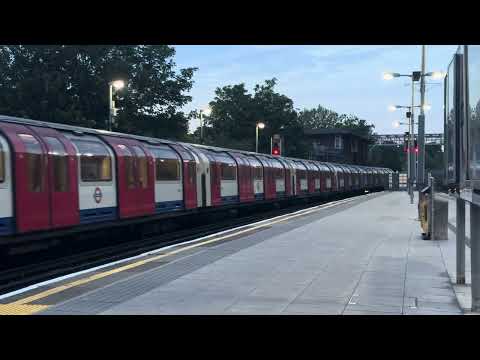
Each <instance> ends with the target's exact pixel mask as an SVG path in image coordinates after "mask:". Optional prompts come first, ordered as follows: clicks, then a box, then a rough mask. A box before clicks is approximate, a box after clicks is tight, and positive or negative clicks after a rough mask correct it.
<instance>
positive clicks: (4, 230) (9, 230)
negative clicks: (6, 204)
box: [0, 217, 15, 236]
mask: <svg viewBox="0 0 480 360" xmlns="http://www.w3.org/2000/svg"><path fill="white" fill-rule="evenodd" d="M14 232H15V222H14V221H13V217H7V218H0V236H1V235H10V234H13V233H14Z"/></svg>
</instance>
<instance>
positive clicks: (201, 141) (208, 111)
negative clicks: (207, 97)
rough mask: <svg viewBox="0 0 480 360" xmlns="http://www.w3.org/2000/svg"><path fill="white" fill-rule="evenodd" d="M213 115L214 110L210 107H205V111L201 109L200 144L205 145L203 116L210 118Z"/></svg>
mask: <svg viewBox="0 0 480 360" xmlns="http://www.w3.org/2000/svg"><path fill="white" fill-rule="evenodd" d="M211 113H212V109H211V108H210V106H207V107H205V108H204V109H200V143H201V144H203V126H204V123H203V114H205V115H207V116H210V114H211Z"/></svg>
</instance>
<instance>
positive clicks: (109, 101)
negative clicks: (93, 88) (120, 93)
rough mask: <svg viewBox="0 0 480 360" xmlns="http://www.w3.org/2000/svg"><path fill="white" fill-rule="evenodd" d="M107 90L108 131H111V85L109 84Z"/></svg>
mask: <svg viewBox="0 0 480 360" xmlns="http://www.w3.org/2000/svg"><path fill="white" fill-rule="evenodd" d="M108 87H109V89H108V93H109V95H108V107H109V112H108V130H109V131H112V123H113V85H112V84H111V83H110V84H109V86H108Z"/></svg>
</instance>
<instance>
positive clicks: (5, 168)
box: [0, 116, 392, 240]
mask: <svg viewBox="0 0 480 360" xmlns="http://www.w3.org/2000/svg"><path fill="white" fill-rule="evenodd" d="M391 172H392V171H391V170H389V169H384V168H372V167H365V166H354V165H345V164H334V163H325V162H318V161H312V160H302V159H293V158H286V157H279V156H271V155H268V154H258V153H253V152H247V151H240V150H231V149H223V148H217V147H210V146H202V145H194V144H187V143H181V142H173V141H168V140H161V139H155V138H149V137H142V136H136V135H129V134H121V133H113V132H108V131H103V130H94V129H87V128H80V127H74V126H68V125H62V124H55V123H47V122H42V121H34V120H28V119H21V118H14V117H8V116H0V204H1V206H0V240H1V239H2V238H3V239H4V240H5V239H7V238H10V239H11V238H15V237H21V236H24V235H28V234H38V233H46V232H48V233H52V232H55V231H64V230H66V229H67V230H69V231H70V230H72V229H76V230H82V229H87V228H88V227H89V226H90V227H91V226H92V224H94V225H95V226H98V225H99V224H103V225H105V226H108V225H109V224H110V225H111V224H112V223H115V222H122V221H131V220H138V219H143V220H145V219H146V218H149V217H150V218H152V219H160V218H162V217H165V215H168V216H172V215H174V214H185V213H188V212H198V211H203V210H206V209H212V208H220V207H224V208H232V207H236V206H241V205H245V204H257V203H258V204H261V203H266V202H276V201H279V200H285V199H295V198H308V197H327V196H331V195H335V194H341V193H354V192H362V191H365V190H374V189H382V188H383V189H385V188H388V184H389V182H388V174H389V173H391Z"/></svg>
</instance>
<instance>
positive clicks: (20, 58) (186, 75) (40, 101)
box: [0, 45, 196, 138]
mask: <svg viewBox="0 0 480 360" xmlns="http://www.w3.org/2000/svg"><path fill="white" fill-rule="evenodd" d="M174 55H175V49H174V48H172V47H169V46H166V45H137V46H124V45H93V46H70V45H68V46H67V45H54V46H50V45H49V46H37V45H35V46H30V45H29V46H22V45H19V46H0V72H1V73H2V75H3V76H2V77H1V78H0V113H2V114H6V115H13V116H20V117H29V118H32V119H38V120H44V121H51V122H60V123H66V124H72V125H80V126H89V127H94V128H105V127H106V121H107V119H108V113H109V109H108V82H109V81H110V80H114V79H119V78H120V79H124V80H126V84H127V86H126V88H125V89H124V90H122V92H121V93H119V94H120V101H121V102H122V107H121V109H120V111H119V113H118V116H117V120H118V126H117V127H116V128H115V129H114V130H117V131H123V132H128V133H137V134H145V135H152V136H158V137H164V138H184V137H185V136H186V133H187V129H188V119H189V117H188V116H187V115H185V114H184V113H183V112H181V111H178V109H179V108H181V107H182V106H184V105H185V104H186V103H188V102H189V101H191V97H190V96H188V95H186V94H185V93H186V92H188V91H189V90H190V89H191V87H192V84H193V81H192V77H193V74H194V71H195V70H196V69H195V68H187V69H180V70H179V71H175V63H174V61H173V57H174Z"/></svg>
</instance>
